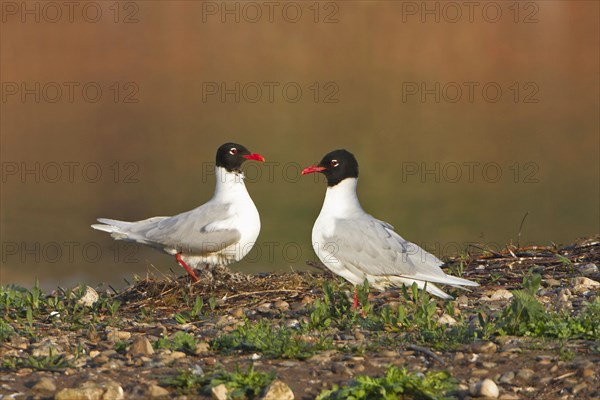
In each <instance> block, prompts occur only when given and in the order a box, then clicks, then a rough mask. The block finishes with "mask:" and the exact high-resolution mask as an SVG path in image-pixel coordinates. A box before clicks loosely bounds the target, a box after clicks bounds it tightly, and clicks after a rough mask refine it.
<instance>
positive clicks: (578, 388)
mask: <svg viewBox="0 0 600 400" xmlns="http://www.w3.org/2000/svg"><path fill="white" fill-rule="evenodd" d="M586 387H587V383H585V382H581V383H580V384H577V385H575V386H573V387H572V388H571V393H573V394H577V393H579V392H581V391H582V390H584V389H585V388H586Z"/></svg>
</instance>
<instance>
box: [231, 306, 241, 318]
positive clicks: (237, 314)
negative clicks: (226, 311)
mask: <svg viewBox="0 0 600 400" xmlns="http://www.w3.org/2000/svg"><path fill="white" fill-rule="evenodd" d="M231 315H232V316H233V317H235V318H242V317H243V316H244V309H243V308H242V307H238V308H234V309H233V310H231Z"/></svg>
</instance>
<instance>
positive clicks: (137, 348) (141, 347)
mask: <svg viewBox="0 0 600 400" xmlns="http://www.w3.org/2000/svg"><path fill="white" fill-rule="evenodd" d="M129 353H130V354H131V355H132V356H133V357H142V356H150V355H152V354H154V348H152V344H151V343H150V341H149V340H148V339H146V337H145V336H138V337H137V338H136V339H135V340H134V342H133V344H132V345H131V348H130V349H129Z"/></svg>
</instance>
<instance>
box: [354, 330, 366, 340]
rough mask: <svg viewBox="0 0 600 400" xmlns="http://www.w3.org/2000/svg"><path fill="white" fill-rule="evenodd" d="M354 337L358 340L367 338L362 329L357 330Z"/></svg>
mask: <svg viewBox="0 0 600 400" xmlns="http://www.w3.org/2000/svg"><path fill="white" fill-rule="evenodd" d="M354 338H355V339H356V340H365V339H366V337H365V334H364V333H362V332H361V331H355V332H354Z"/></svg>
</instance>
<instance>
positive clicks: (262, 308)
mask: <svg viewBox="0 0 600 400" xmlns="http://www.w3.org/2000/svg"><path fill="white" fill-rule="evenodd" d="M271 306H272V304H271V303H262V304H259V306H258V307H256V311H258V312H259V313H262V314H266V313H268V312H269V311H271Z"/></svg>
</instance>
